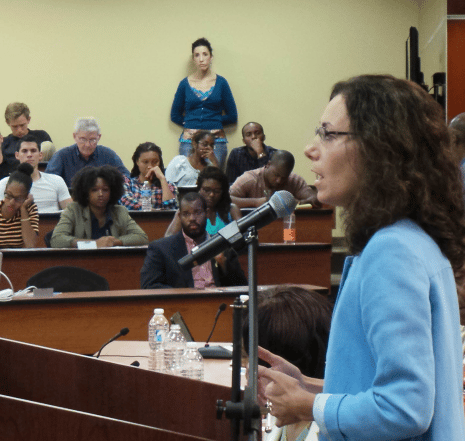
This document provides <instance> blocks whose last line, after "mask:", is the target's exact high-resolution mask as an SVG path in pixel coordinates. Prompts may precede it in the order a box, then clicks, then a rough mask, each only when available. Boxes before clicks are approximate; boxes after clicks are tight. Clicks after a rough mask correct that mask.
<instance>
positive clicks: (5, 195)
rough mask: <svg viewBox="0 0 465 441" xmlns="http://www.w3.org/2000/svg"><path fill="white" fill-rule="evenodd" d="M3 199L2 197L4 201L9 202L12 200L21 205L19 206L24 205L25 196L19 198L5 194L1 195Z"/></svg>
mask: <svg viewBox="0 0 465 441" xmlns="http://www.w3.org/2000/svg"><path fill="white" fill-rule="evenodd" d="M3 197H4V199H8V200H9V201H12V200H14V201H15V202H16V203H18V204H21V205H22V204H24V202H25V201H26V199H27V196H26V197H21V198H19V197H16V196H13V195H11V194H10V193H6V192H5V193H4V194H3Z"/></svg>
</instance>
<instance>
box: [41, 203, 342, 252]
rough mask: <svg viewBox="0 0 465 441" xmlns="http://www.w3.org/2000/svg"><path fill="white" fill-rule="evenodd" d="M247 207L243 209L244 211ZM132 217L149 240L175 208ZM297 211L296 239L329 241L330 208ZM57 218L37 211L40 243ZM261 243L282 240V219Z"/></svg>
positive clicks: (158, 234) (265, 232) (262, 232)
mask: <svg viewBox="0 0 465 441" xmlns="http://www.w3.org/2000/svg"><path fill="white" fill-rule="evenodd" d="M250 211H252V210H250V209H244V210H242V213H243V215H244V216H245V215H247V214H248V213H249V212H250ZM129 213H130V214H131V216H132V218H133V219H134V220H135V221H136V222H137V223H138V224H139V226H140V227H141V228H142V229H143V230H144V231H145V232H146V233H147V235H148V236H149V241H152V240H155V239H159V238H160V237H163V236H164V235H165V231H166V229H167V228H168V225H169V224H170V222H171V220H172V219H173V216H174V213H175V211H174V210H153V211H149V212H144V211H129ZM295 213H296V230H297V234H296V240H297V242H302V243H305V242H323V243H331V238H332V228H334V214H333V210H332V209H329V208H324V209H315V210H312V209H308V208H300V209H297V210H296V211H295ZM59 219H60V213H40V214H39V241H38V245H39V246H40V247H42V246H45V243H44V236H45V234H46V233H48V232H49V231H51V230H53V228H55V225H56V224H57V223H58V220H59ZM258 237H259V241H260V243H276V242H282V241H283V226H282V219H277V220H275V221H274V222H272V223H271V224H270V225H267V226H266V227H264V228H262V229H260V231H259V232H258Z"/></svg>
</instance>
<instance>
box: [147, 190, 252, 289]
mask: <svg viewBox="0 0 465 441" xmlns="http://www.w3.org/2000/svg"><path fill="white" fill-rule="evenodd" d="M179 215H180V219H181V226H182V229H181V231H180V232H179V233H177V234H174V235H173V236H168V237H164V238H162V239H158V240H155V241H153V242H151V243H150V245H149V248H148V250H147V255H146V257H145V261H144V265H143V267H142V269H141V288H142V289H156V288H194V287H195V288H201V289H203V288H209V287H215V286H241V285H247V279H246V277H245V275H244V272H243V271H242V268H241V266H240V264H239V260H238V259H237V255H236V253H235V252H234V251H232V250H228V251H225V252H223V253H221V254H219V255H218V256H215V258H214V259H212V260H210V261H208V262H206V263H204V264H203V265H199V266H196V267H194V268H193V269H187V270H185V269H182V268H181V267H180V266H179V264H178V260H179V259H181V258H182V257H184V256H185V255H187V254H188V253H190V252H191V250H192V248H194V247H195V246H197V245H200V244H201V243H202V242H204V241H205V240H206V239H207V237H208V234H207V232H206V230H205V228H206V225H207V204H206V202H205V199H204V198H203V197H202V196H201V195H200V194H198V193H195V192H191V193H187V194H186V195H185V196H184V197H183V198H182V199H181V202H180V205H179Z"/></svg>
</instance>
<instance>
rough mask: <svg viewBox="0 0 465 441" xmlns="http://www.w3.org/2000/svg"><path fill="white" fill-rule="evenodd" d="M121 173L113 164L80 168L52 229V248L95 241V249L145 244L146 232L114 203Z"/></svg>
mask: <svg viewBox="0 0 465 441" xmlns="http://www.w3.org/2000/svg"><path fill="white" fill-rule="evenodd" d="M123 179H124V178H123V176H122V175H121V173H120V172H119V171H118V170H117V169H116V168H114V167H111V166H109V165H104V166H102V167H84V168H83V169H82V170H80V171H79V172H78V173H77V174H76V176H75V177H74V179H73V198H74V202H71V203H70V204H69V205H68V207H67V208H66V210H64V211H63V213H61V217H60V220H59V222H58V224H57V226H56V227H55V229H54V230H53V235H52V238H51V245H52V247H53V248H78V242H80V241H95V242H96V245H97V247H98V248H101V247H114V246H122V245H124V246H130V245H146V244H147V243H148V237H147V234H145V233H144V231H143V230H142V229H141V228H140V227H139V225H137V223H136V222H135V221H134V220H133V219H132V218H131V216H130V215H129V212H128V210H127V208H126V207H122V206H121V205H117V203H118V200H119V199H120V198H121V196H122V194H123Z"/></svg>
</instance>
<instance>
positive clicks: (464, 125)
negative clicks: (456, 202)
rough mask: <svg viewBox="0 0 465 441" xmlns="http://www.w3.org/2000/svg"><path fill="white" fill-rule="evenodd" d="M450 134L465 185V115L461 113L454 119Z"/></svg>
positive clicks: (451, 123) (450, 125) (450, 126)
mask: <svg viewBox="0 0 465 441" xmlns="http://www.w3.org/2000/svg"><path fill="white" fill-rule="evenodd" d="M449 133H450V134H451V139H452V144H453V146H454V149H455V152H456V155H457V163H458V165H459V166H460V170H461V172H462V177H463V180H464V184H465V113H460V114H459V115H457V116H456V117H455V118H453V119H452V121H451V122H450V124H449ZM464 187H465V185H464Z"/></svg>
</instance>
